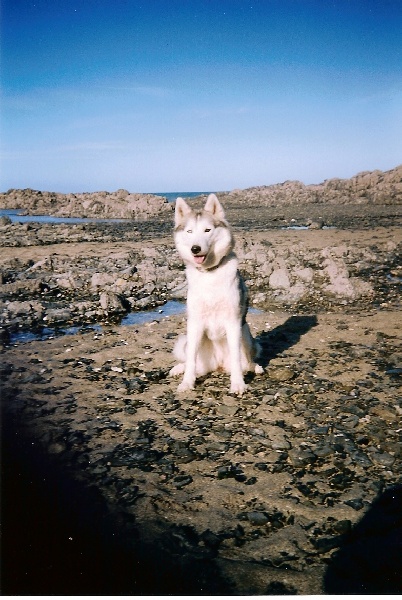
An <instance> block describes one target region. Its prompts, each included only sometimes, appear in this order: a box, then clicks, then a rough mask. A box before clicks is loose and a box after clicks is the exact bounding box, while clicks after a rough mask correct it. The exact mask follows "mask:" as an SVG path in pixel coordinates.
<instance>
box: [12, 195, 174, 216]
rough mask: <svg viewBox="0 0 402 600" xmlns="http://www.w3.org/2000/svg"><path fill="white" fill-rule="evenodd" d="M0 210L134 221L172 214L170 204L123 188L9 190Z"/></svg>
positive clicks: (156, 197) (152, 196)
mask: <svg viewBox="0 0 402 600" xmlns="http://www.w3.org/2000/svg"><path fill="white" fill-rule="evenodd" d="M0 208H8V209H16V208H19V209H22V210H24V211H26V212H27V213H29V214H31V215H44V214H46V215H52V216H55V217H79V218H86V217H88V218H94V219H135V220H141V219H149V218H156V217H163V216H166V215H167V214H168V213H169V214H170V213H171V212H172V205H171V204H170V203H169V202H168V200H167V199H166V198H165V197H163V196H155V195H153V194H131V193H130V192H128V191H127V190H123V189H120V190H117V191H116V192H93V193H81V194H60V193H57V192H41V191H38V190H32V189H29V188H27V189H24V190H18V189H11V190H8V192H6V193H4V194H0Z"/></svg>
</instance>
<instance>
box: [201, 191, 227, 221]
mask: <svg viewBox="0 0 402 600" xmlns="http://www.w3.org/2000/svg"><path fill="white" fill-rule="evenodd" d="M204 210H206V211H208V212H210V213H212V214H213V216H214V217H215V219H217V220H218V221H223V220H224V219H225V211H224V210H223V206H222V204H221V203H220V202H219V200H218V198H217V197H216V196H215V194H209V196H208V198H207V201H206V203H205V206H204Z"/></svg>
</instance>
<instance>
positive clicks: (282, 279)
mask: <svg viewBox="0 0 402 600" xmlns="http://www.w3.org/2000/svg"><path fill="white" fill-rule="evenodd" d="M269 287H271V288H272V289H275V290H276V289H286V290H287V289H289V287H290V278H289V274H288V271H287V269H275V271H273V273H272V274H271V275H270V277H269Z"/></svg>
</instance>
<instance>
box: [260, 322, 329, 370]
mask: <svg viewBox="0 0 402 600" xmlns="http://www.w3.org/2000/svg"><path fill="white" fill-rule="evenodd" d="M317 324H318V320H317V317H316V315H302V316H292V317H289V319H287V320H286V321H285V322H284V323H282V325H279V326H278V327H275V329H272V331H263V332H262V333H260V334H259V335H258V336H257V340H258V342H259V343H260V345H261V347H262V354H261V357H260V358H259V359H258V363H259V364H260V365H261V366H263V367H266V366H267V365H268V363H269V361H270V360H272V359H273V358H275V357H276V356H278V355H279V354H281V353H282V352H285V350H288V349H289V348H291V347H292V346H294V345H295V344H297V342H298V341H299V340H300V338H301V337H302V335H304V334H305V333H307V332H308V331H309V330H310V329H312V328H313V327H315V326H316V325H317Z"/></svg>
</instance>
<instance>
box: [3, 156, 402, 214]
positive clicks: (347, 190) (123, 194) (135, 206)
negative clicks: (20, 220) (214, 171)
mask: <svg viewBox="0 0 402 600" xmlns="http://www.w3.org/2000/svg"><path fill="white" fill-rule="evenodd" d="M219 197H220V199H221V200H222V201H223V203H224V204H225V206H226V207H228V208H229V207H235V206H241V205H247V206H248V207H250V208H251V207H253V206H255V207H258V206H281V205H282V206H285V205H298V204H338V205H342V204H381V205H384V204H402V165H399V166H397V167H395V168H394V169H391V170H389V171H379V170H376V171H364V172H362V173H358V174H357V175H355V176H354V177H351V178H350V179H338V178H334V179H327V180H325V181H323V182H322V183H319V184H311V185H305V184H304V183H302V182H301V181H285V182H284V183H277V184H274V185H268V186H259V187H251V188H248V189H244V190H232V191H231V192H223V193H220V194H219ZM0 208H3V209H4V208H8V209H17V208H19V209H22V210H24V211H26V212H27V213H29V214H32V215H41V214H42V215H43V214H46V215H53V216H56V217H81V218H85V217H89V218H104V219H105V218H106V219H134V220H142V219H154V218H158V217H159V218H162V219H163V218H165V217H166V216H168V215H170V214H171V212H172V210H173V204H172V203H170V202H168V200H167V198H165V197H163V196H155V195H153V194H133V193H130V192H128V191H127V190H124V189H119V190H117V191H116V192H104V191H101V192H90V193H79V194H60V193H57V192H41V191H38V190H32V189H29V188H27V189H23V190H20V189H11V190H8V191H7V192H5V193H3V194H0Z"/></svg>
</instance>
